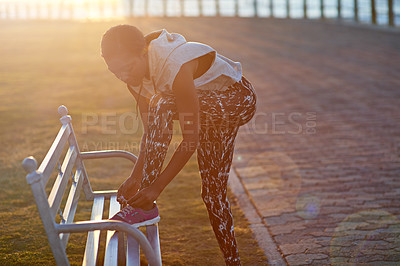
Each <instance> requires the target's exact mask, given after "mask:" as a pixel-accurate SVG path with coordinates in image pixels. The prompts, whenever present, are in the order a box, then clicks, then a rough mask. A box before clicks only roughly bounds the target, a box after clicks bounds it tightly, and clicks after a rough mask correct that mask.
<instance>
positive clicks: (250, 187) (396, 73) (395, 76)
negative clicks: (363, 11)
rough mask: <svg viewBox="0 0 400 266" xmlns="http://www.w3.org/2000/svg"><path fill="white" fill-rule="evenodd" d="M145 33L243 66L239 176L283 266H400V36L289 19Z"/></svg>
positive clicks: (158, 23) (177, 25)
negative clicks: (244, 115)
mask: <svg viewBox="0 0 400 266" xmlns="http://www.w3.org/2000/svg"><path fill="white" fill-rule="evenodd" d="M149 25H151V26H149ZM139 26H141V27H142V28H143V30H144V31H146V30H154V29H158V28H159V27H165V28H167V29H168V30H169V31H176V32H180V33H182V34H185V36H186V37H187V39H188V40H191V41H200V42H206V43H208V44H210V45H212V46H213V47H215V48H216V49H217V50H218V51H219V52H221V53H222V54H223V55H225V56H227V57H230V58H232V59H235V60H237V61H240V62H242V65H243V70H244V75H245V76H246V77H248V78H249V79H250V81H251V82H252V83H253V84H254V86H255V88H256V91H257V95H258V110H257V114H256V116H255V118H254V119H253V120H252V121H251V122H250V123H249V124H248V125H246V126H244V127H242V128H241V129H240V131H239V134H238V138H237V141H236V147H235V158H234V164H233V165H234V169H233V170H235V172H236V173H237V175H238V176H239V178H240V180H241V182H242V183H243V184H244V189H245V190H246V191H247V192H248V196H249V199H250V200H251V201H252V202H253V203H254V204H255V206H256V209H257V211H258V213H259V214H261V216H262V218H263V219H264V222H265V224H266V225H267V229H268V231H269V232H270V234H271V236H272V238H271V239H272V243H274V244H275V245H276V247H277V251H278V252H280V255H282V256H283V258H284V260H283V262H286V263H288V264H290V265H301V264H316V265H320V264H343V263H344V262H352V263H372V264H381V263H382V262H387V263H388V264H389V265H390V264H395V263H396V262H399V261H400V220H399V216H400V158H399V156H400V107H399V105H400V33H399V32H397V33H393V32H382V31H376V30H370V29H365V28H360V27H345V26H341V25H337V24H331V23H324V22H319V21H303V20H282V19H273V20H270V19H260V20H257V19H235V18H224V19H216V18H201V19H197V18H193V19H191V18H187V19H185V21H184V23H182V21H181V20H179V19H168V20H163V19H153V20H152V21H150V22H149V21H147V22H143V24H142V25H139ZM254 213H255V212H253V215H254ZM264 231H265V230H264ZM258 237H260V236H258ZM266 237H267V236H266ZM268 243H269V246H271V245H270V243H271V242H268Z"/></svg>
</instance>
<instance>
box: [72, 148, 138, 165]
mask: <svg viewBox="0 0 400 266" xmlns="http://www.w3.org/2000/svg"><path fill="white" fill-rule="evenodd" d="M80 155H81V158H82V159H84V160H85V159H102V158H115V157H120V158H125V159H128V160H129V161H131V162H133V163H136V161H137V157H136V156H135V155H133V154H132V153H130V152H127V151H119V150H104V151H88V152H81V153H80Z"/></svg>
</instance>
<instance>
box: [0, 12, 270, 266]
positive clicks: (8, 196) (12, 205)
mask: <svg viewBox="0 0 400 266" xmlns="http://www.w3.org/2000/svg"><path fill="white" fill-rule="evenodd" d="M119 23H126V22H125V21H110V22H86V23H84V22H48V21H25V22H24V21H0V27H1V32H0V58H1V60H0V146H1V149H0V265H27V264H29V265H53V264H55V261H54V259H53V256H52V253H51V250H50V247H49V245H48V243H47V237H46V235H45V232H44V229H43V226H42V224H41V221H40V218H39V214H38V211H37V209H36V206H35V204H34V200H33V196H32V193H31V191H30V188H29V186H28V185H27V183H26V179H25V175H26V173H25V172H24V171H23V169H22V166H21V162H22V160H23V159H24V158H25V157H26V156H29V155H33V156H35V157H36V158H37V159H38V161H41V160H42V159H43V158H44V156H45V153H46V152H47V150H48V149H49V147H50V145H51V143H52V141H53V139H54V137H55V136H56V134H57V132H58V130H59V127H60V122H59V120H58V119H59V115H58V114H57V108H58V106H59V105H61V104H64V105H66V106H67V107H68V108H69V110H70V115H71V116H72V119H73V126H74V130H75V133H76V135H77V139H78V141H79V146H80V149H81V151H88V150H99V149H124V150H128V151H130V152H133V153H137V149H138V144H139V140H140V137H141V134H142V129H141V127H140V122H139V121H137V120H136V118H135V115H132V113H133V112H134V110H135V102H134V99H133V98H132V97H131V96H130V94H129V93H128V91H127V90H126V87H125V86H124V84H122V82H120V81H118V80H117V79H116V78H115V77H114V76H113V75H112V74H111V73H110V72H108V71H107V68H106V66H105V64H104V63H103V61H102V58H101V57H100V49H99V44H100V38H101V36H102V33H103V32H104V31H105V30H106V29H108V28H109V27H110V26H112V25H115V24H119ZM138 23H139V22H138ZM140 23H142V24H143V23H149V24H151V23H152V21H151V19H149V20H148V21H146V22H143V21H140ZM95 116H96V117H98V118H99V120H98V121H97V122H96V121H94V120H93V119H94V117H95ZM175 126H176V132H177V134H175V135H174V137H173V144H174V143H175V144H176V143H177V142H179V141H180V139H181V135H180V134H179V126H178V125H175ZM176 146H177V145H171V147H170V150H169V153H168V155H167V159H166V162H167V161H168V160H169V158H170V157H171V155H172V152H173V150H174V148H175V147H176ZM164 166H165V165H164ZM86 167H87V169H88V174H89V176H90V181H91V184H92V187H93V188H94V189H117V188H118V186H119V184H120V183H121V182H123V180H124V179H125V178H126V177H127V176H128V175H129V174H130V171H131V165H130V163H129V162H124V161H122V162H121V161H120V160H116V159H110V160H101V161H93V162H87V163H86ZM200 184H201V180H200V175H199V172H198V166H197V158H196V155H195V154H194V155H193V156H192V158H191V160H190V161H189V162H188V164H187V165H186V166H185V168H184V169H183V170H182V171H181V173H180V174H179V175H178V176H177V177H176V178H175V179H174V180H173V181H172V182H171V184H170V185H169V186H168V187H167V188H166V189H165V191H164V192H163V194H161V196H160V198H159V199H158V204H159V208H160V216H161V221H160V223H159V228H160V239H161V250H162V258H163V262H164V264H165V265H224V262H223V258H222V255H221V253H220V250H219V247H218V244H217V241H216V239H215V237H214V234H213V232H212V228H211V226H210V224H209V221H208V216H207V212H206V209H205V207H204V205H203V202H202V200H201V197H200ZM229 197H230V201H231V205H232V209H233V214H234V218H235V231H236V236H237V240H238V245H239V250H240V255H241V258H242V262H243V264H244V265H265V263H266V258H265V257H264V256H263V253H262V251H261V249H260V248H258V246H257V244H256V242H255V240H254V239H253V237H252V234H251V231H250V229H249V227H248V223H247V221H246V219H245V218H244V216H243V214H242V212H241V210H240V209H239V208H238V206H237V204H236V203H235V199H234V197H233V195H232V194H231V193H229ZM82 198H83V197H82ZM89 217H90V205H88V204H85V203H83V204H81V205H79V209H78V213H77V215H76V218H77V219H89ZM102 237H103V238H104V234H103V235H102ZM85 241H86V235H85V234H75V235H72V236H71V238H70V241H69V244H68V247H67V253H68V254H69V258H70V261H71V264H80V263H81V261H82V258H83V253H84V246H85ZM103 251H104V250H103Z"/></svg>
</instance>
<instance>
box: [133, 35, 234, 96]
mask: <svg viewBox="0 0 400 266" xmlns="http://www.w3.org/2000/svg"><path fill="white" fill-rule="evenodd" d="M206 54H211V55H212V57H213V63H212V65H211V67H210V68H209V69H208V70H207V71H206V72H205V73H204V74H202V75H201V76H200V77H198V78H196V79H194V85H195V88H196V89H198V90H225V89H227V88H228V87H229V86H230V85H232V84H234V83H235V82H237V81H239V80H240V79H241V78H242V67H241V64H240V63H239V62H234V61H232V60H230V59H229V58H226V57H224V56H222V55H220V54H218V53H217V51H215V50H214V49H213V48H211V47H210V46H208V45H206V44H202V43H198V42H187V41H186V40H185V38H184V37H183V36H182V35H180V34H177V33H172V34H171V33H169V32H167V31H166V30H165V29H163V30H162V32H161V34H160V35H159V36H158V38H156V39H154V40H152V41H151V42H150V44H149V47H148V57H149V71H150V79H146V78H144V79H143V88H142V91H141V95H142V96H144V97H146V98H148V99H150V98H151V97H152V96H153V95H154V94H155V93H156V92H165V93H172V84H173V83H174V80H175V77H176V75H177V74H178V72H179V70H180V69H181V66H182V65H183V64H185V63H186V62H189V61H191V60H193V59H195V58H198V57H201V56H203V55H206ZM131 88H132V89H133V90H135V91H136V92H137V93H138V92H139V89H140V86H137V87H133V86H131Z"/></svg>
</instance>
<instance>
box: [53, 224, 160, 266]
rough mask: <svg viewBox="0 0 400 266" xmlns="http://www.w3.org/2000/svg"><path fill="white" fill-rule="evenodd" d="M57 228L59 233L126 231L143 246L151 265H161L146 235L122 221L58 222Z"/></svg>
mask: <svg viewBox="0 0 400 266" xmlns="http://www.w3.org/2000/svg"><path fill="white" fill-rule="evenodd" d="M56 229H57V231H58V233H59V234H60V233H82V232H88V231H94V230H112V231H119V232H125V233H127V234H128V235H130V236H132V237H134V238H135V239H136V240H137V241H138V242H139V245H140V246H141V247H142V249H143V252H144V254H145V256H146V258H147V260H148V262H149V264H150V265H151V266H153V265H155V266H159V265H160V266H161V264H160V260H159V259H158V258H157V257H156V253H155V252H154V250H153V248H152V247H151V245H150V243H149V241H148V240H147V238H146V236H145V235H144V234H143V233H142V232H141V231H140V230H139V229H137V228H135V227H133V226H131V225H129V224H127V223H124V222H121V221H110V220H102V221H83V222H76V223H72V224H57V225H56Z"/></svg>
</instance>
